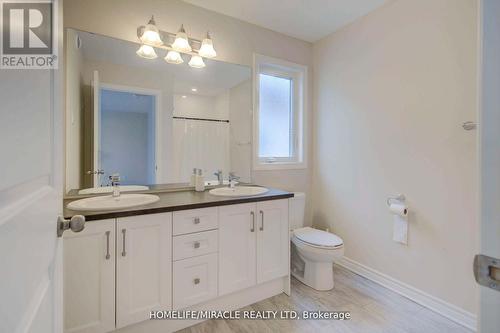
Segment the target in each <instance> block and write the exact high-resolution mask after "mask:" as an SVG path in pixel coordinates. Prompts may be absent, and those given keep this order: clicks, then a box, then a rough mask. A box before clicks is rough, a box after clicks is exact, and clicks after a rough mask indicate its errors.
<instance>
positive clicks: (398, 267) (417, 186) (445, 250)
mask: <svg viewBox="0 0 500 333" xmlns="http://www.w3.org/2000/svg"><path fill="white" fill-rule="evenodd" d="M476 6H477V4H476V1H473V0H419V1H414V0H399V1H391V2H389V3H388V4H387V5H385V6H383V7H381V8H380V9H378V10H376V11H374V12H372V13H370V14H368V15H367V16H365V17H363V18H361V19H359V20H357V21H356V22H354V23H352V24H351V25H349V26H347V27H345V28H344V29H342V30H340V31H338V32H336V33H334V34H333V35H330V36H328V37H326V38H324V39H323V40H321V41H319V42H317V43H315V45H314V64H315V67H314V69H315V70H314V71H315V73H316V76H315V81H314V87H315V88H316V90H315V126H314V129H315V130H314V132H315V150H314V153H315V170H314V185H313V187H314V198H313V199H314V201H313V202H314V203H313V205H314V219H315V220H314V221H315V223H316V224H318V225H328V226H330V228H332V229H333V231H334V232H335V233H337V234H338V235H340V236H341V237H342V238H343V239H344V241H345V244H346V245H345V246H346V251H345V255H346V256H347V257H348V258H350V259H352V260H355V261H357V262H359V263H361V264H363V265H366V266H368V267H370V268H373V269H375V270H377V271H379V272H382V273H384V274H387V275H389V276H391V277H393V278H395V279H398V280H400V281H403V282H405V283H407V284H409V285H411V286H414V287H416V288H418V289H420V290H423V291H425V292H427V293H429V294H431V295H433V296H435V297H438V298H441V299H443V300H445V301H447V302H449V303H452V304H454V305H456V306H458V307H460V308H463V309H465V310H467V311H469V312H472V313H476V311H477V309H476V303H477V288H476V286H475V283H474V279H473V274H472V259H473V255H474V254H475V253H476V250H477V241H476V240H477V230H478V223H477V177H476V174H477V169H476V163H477V162H476V160H477V156H476V154H477V152H476V135H477V132H476V131H464V130H463V129H462V127H461V124H462V122H464V121H467V120H472V121H475V120H476V68H475V64H476V56H477V55H476V42H477V40H476V35H477V28H476V24H477V22H476V11H477V8H476ZM397 193H403V194H405V195H406V197H407V204H408V205H409V209H410V217H409V220H410V223H409V244H408V246H404V245H401V244H398V243H395V242H393V241H392V240H391V238H392V218H391V215H390V214H389V213H388V210H387V207H386V203H385V200H386V198H387V197H388V196H390V195H395V194H397Z"/></svg>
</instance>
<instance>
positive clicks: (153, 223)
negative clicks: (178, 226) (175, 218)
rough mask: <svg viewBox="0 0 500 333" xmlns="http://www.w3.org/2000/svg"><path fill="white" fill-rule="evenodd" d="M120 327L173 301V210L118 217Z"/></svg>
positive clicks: (168, 306) (146, 316) (117, 284)
mask: <svg viewBox="0 0 500 333" xmlns="http://www.w3.org/2000/svg"><path fill="white" fill-rule="evenodd" d="M116 233H117V237H116V239H117V246H116V251H117V253H116V327H117V328H120V327H124V326H126V325H129V324H132V323H136V322H139V321H143V320H146V319H148V318H149V313H150V311H151V310H170V309H171V305H172V304H171V303H172V291H171V288H172V287H171V285H172V279H171V275H172V274H171V270H172V268H171V267H172V253H171V252H172V214H171V213H162V214H150V215H141V216H132V217H124V218H119V219H117V228H116Z"/></svg>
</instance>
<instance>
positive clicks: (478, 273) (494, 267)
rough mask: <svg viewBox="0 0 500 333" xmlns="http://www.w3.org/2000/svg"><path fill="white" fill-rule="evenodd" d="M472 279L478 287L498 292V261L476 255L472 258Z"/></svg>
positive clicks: (499, 272)
mask: <svg viewBox="0 0 500 333" xmlns="http://www.w3.org/2000/svg"><path fill="white" fill-rule="evenodd" d="M474 278H475V279H476V282H477V283H479V284H480V285H482V286H484V287H488V288H491V289H494V290H496V291H500V259H497V258H493V257H488V256H485V255H483V254H477V255H476V256H475V257H474Z"/></svg>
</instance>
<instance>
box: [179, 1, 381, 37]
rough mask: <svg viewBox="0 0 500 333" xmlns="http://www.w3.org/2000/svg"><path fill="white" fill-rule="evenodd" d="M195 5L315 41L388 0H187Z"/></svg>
mask: <svg viewBox="0 0 500 333" xmlns="http://www.w3.org/2000/svg"><path fill="white" fill-rule="evenodd" d="M184 1H185V2H188V3H190V4H193V5H195V6H199V7H203V8H205V9H208V10H211V11H214V12H218V13H221V14H224V15H227V16H231V17H234V18H237V19H240V20H242V21H246V22H249V23H253V24H256V25H259V26H261V27H264V28H267V29H271V30H274V31H277V32H281V33H283V34H285V35H289V36H292V37H296V38H298V39H302V40H305V41H308V42H315V41H317V40H319V39H321V38H323V37H325V36H327V35H329V34H331V33H332V32H334V31H335V30H337V29H339V28H341V27H343V26H345V25H346V24H348V23H350V22H352V21H354V20H355V19H357V18H359V17H361V16H363V15H365V14H367V13H369V12H370V11H372V10H374V9H376V8H377V7H379V6H381V5H382V4H384V3H385V2H386V0H281V1H270V0H184Z"/></svg>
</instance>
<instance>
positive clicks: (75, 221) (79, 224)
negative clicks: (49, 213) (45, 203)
mask: <svg viewBox="0 0 500 333" xmlns="http://www.w3.org/2000/svg"><path fill="white" fill-rule="evenodd" d="M68 229H71V231H73V232H80V231H82V230H83V229H85V216H83V215H73V216H72V217H71V219H69V220H66V219H65V218H63V217H61V216H59V217H58V218H57V237H61V236H62V234H63V232H64V231H65V230H68Z"/></svg>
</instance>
